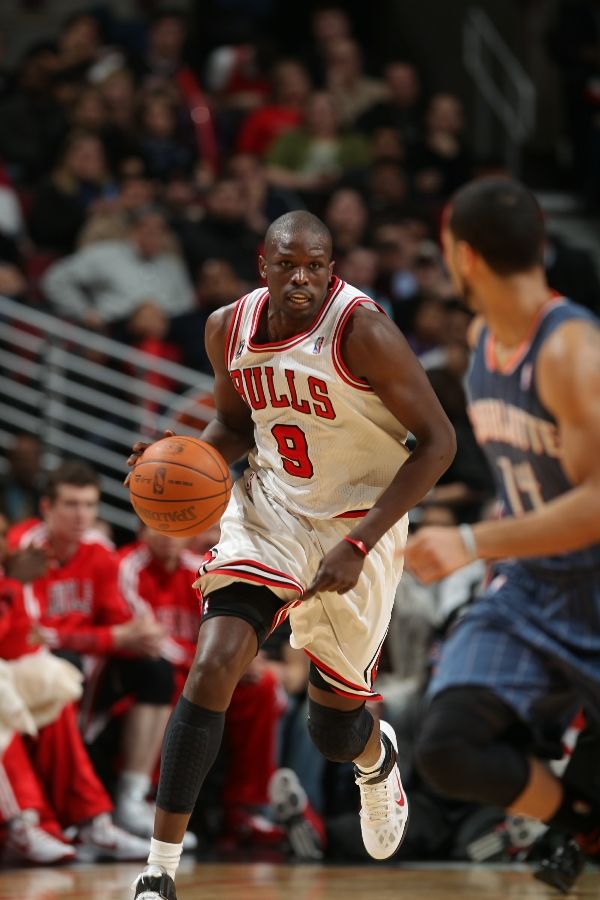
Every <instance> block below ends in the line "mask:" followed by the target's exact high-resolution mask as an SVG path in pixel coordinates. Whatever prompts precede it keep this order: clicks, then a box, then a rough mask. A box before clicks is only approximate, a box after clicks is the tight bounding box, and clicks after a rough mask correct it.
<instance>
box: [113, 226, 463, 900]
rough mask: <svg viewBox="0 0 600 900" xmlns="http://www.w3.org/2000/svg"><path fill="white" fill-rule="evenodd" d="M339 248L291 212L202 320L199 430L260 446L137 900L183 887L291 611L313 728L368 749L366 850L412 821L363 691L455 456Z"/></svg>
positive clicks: (225, 442)
mask: <svg viewBox="0 0 600 900" xmlns="http://www.w3.org/2000/svg"><path fill="white" fill-rule="evenodd" d="M331 252H332V250H331V235H330V233H329V231H328V229H327V228H326V227H325V225H324V224H323V223H322V222H321V221H320V220H319V219H317V218H316V217H315V216H314V215H312V214H310V213H308V212H305V211H297V212H293V213H288V214H286V215H284V216H282V217H280V218H279V219H277V220H276V221H275V222H273V223H272V225H271V226H270V227H269V229H268V231H267V234H266V236H265V251H264V253H265V255H264V257H262V256H261V257H260V259H259V269H260V274H261V276H262V277H263V278H264V279H265V280H266V282H267V289H264V290H263V289H260V290H255V291H252V292H251V293H250V294H248V295H247V296H245V297H242V298H241V299H240V300H239V301H238V302H237V303H235V304H234V305H232V306H228V307H225V308H223V309H220V310H217V311H216V312H214V313H213V314H212V315H211V316H210V318H209V320H208V323H207V329H206V345H207V350H208V354H209V356H210V359H211V362H212V365H213V367H214V370H215V400H216V408H217V415H216V418H215V419H214V420H213V421H212V422H211V423H210V424H209V425H208V427H207V428H206V430H205V431H204V432H203V435H202V437H203V439H204V440H206V441H208V442H209V443H210V444H212V445H213V446H214V447H216V448H217V449H218V450H219V451H220V452H221V453H222V455H223V456H224V457H225V459H226V460H227V461H228V462H229V463H233V462H234V461H235V460H238V459H240V458H242V457H244V456H245V455H246V454H247V453H248V452H249V451H250V457H249V468H248V470H247V471H246V472H245V474H244V476H243V477H242V478H240V479H239V480H238V481H237V483H236V484H235V486H234V489H233V494H232V497H231V501H230V503H229V506H228V508H227V510H226V511H225V514H224V516H223V519H222V522H221V528H222V536H221V540H220V541H219V543H218V545H217V546H216V547H215V548H214V549H213V550H212V551H211V552H210V553H209V554H207V557H206V558H205V560H204V562H203V564H202V566H201V567H200V570H199V578H198V581H197V582H196V585H197V586H198V587H199V588H200V589H201V591H202V595H203V596H204V598H205V601H204V610H203V613H204V615H203V621H202V626H201V628H200V636H199V641H198V648H197V652H196V658H195V661H194V664H193V666H192V669H191V671H190V675H189V677H188V679H187V682H186V686H185V688H184V691H183V694H182V696H181V698H180V699H179V701H178V704H177V706H176V707H175V710H174V712H173V715H172V717H171V720H170V723H169V726H168V728H167V732H166V734H165V740H164V744H163V754H162V765H161V776H160V785H159V791H158V799H157V814H156V821H155V828H154V838H153V839H152V843H151V850H150V856H149V859H148V862H149V867H148V869H147V870H146V871H145V872H144V873H142V875H140V876H139V878H138V879H137V884H136V896H137V897H138V898H143V900H157V898H168V900H173V898H174V897H175V888H174V884H173V877H174V875H175V871H176V868H177V865H178V861H179V857H180V854H181V840H182V837H183V834H184V832H185V828H186V824H187V822H188V819H189V816H190V813H191V812H192V809H193V807H194V803H195V801H196V797H197V795H198V791H199V789H200V786H201V784H202V782H203V779H204V778H205V776H206V773H207V772H208V770H209V768H210V766H211V765H212V763H213V760H214V758H215V754H216V752H217V749H218V747H219V744H220V741H221V735H222V731H223V722H224V716H225V710H226V709H227V707H228V705H229V701H230V698H231V695H232V692H233V690H234V688H235V686H236V683H237V681H238V680H239V678H240V676H241V674H242V672H244V670H245V669H246V667H247V666H248V663H249V662H250V660H251V659H252V658H253V657H254V656H255V654H256V652H257V649H258V647H259V646H260V645H261V643H262V641H263V640H264V639H265V637H266V636H267V634H268V633H269V632H270V630H271V629H272V628H273V627H275V626H276V625H277V624H279V623H280V622H281V621H283V620H284V619H285V617H286V616H288V615H289V617H290V622H291V626H292V632H293V636H292V643H293V646H294V647H296V648H304V649H305V650H306V652H307V654H308V655H309V657H310V659H311V662H312V665H311V675H310V682H311V683H310V688H309V698H310V699H309V703H310V711H309V723H308V727H309V731H310V734H311V737H312V739H313V741H314V742H315V744H316V746H317V747H318V748H319V750H320V751H321V752H322V753H323V754H324V755H325V756H326V757H327V758H328V759H331V760H338V761H346V762H348V761H354V763H355V764H356V767H357V770H356V780H357V783H358V786H359V788H360V793H361V805H362V811H361V824H362V833H363V839H364V842H365V846H366V847H367V850H368V851H369V853H370V854H371V855H372V856H373V857H375V858H378V859H385V858H387V857H389V856H391V855H392V854H393V853H394V852H395V851H396V849H397V848H398V846H399V845H400V842H401V840H402V837H403V835H404V830H405V828H406V822H407V813H408V806H407V801H406V798H405V796H404V792H403V790H402V786H401V782H400V776H399V772H398V768H397V765H396V746H395V743H396V738H395V734H394V732H393V730H392V728H391V727H390V726H389V725H388V724H387V723H382V726H381V732H380V728H379V726H378V724H377V723H376V722H375V721H374V719H373V717H372V716H371V714H370V713H369V712H368V711H367V709H366V708H365V701H366V700H367V699H370V698H374V697H377V696H378V695H377V693H376V691H375V690H374V688H373V682H374V679H375V675H376V671H377V663H378V659H379V654H380V651H381V646H382V644H383V641H384V638H385V634H386V631H387V628H388V623H389V619H390V613H391V603H392V597H393V596H394V591H395V588H396V585H397V582H398V580H399V578H400V574H401V571H402V565H403V551H404V543H405V539H406V530H407V518H406V513H407V510H408V509H410V507H411V506H413V505H414V504H415V503H417V502H418V500H419V498H421V497H423V496H424V495H425V494H426V493H427V491H428V490H429V489H430V488H431V487H432V486H433V485H434V484H435V482H436V481H437V479H438V478H439V476H440V475H441V474H442V472H444V471H445V469H446V468H447V467H448V465H449V463H450V461H451V460H452V457H453V455H454V451H455V440H454V433H453V430H452V427H451V425H450V423H449V422H448V420H447V418H446V416H445V414H444V412H443V411H442V408H441V406H440V404H439V403H438V401H437V398H436V397H435V395H434V393H433V391H432V389H431V388H430V386H429V383H428V380H427V378H426V376H425V374H424V372H423V370H422V369H421V367H420V365H419V364H418V362H417V361H416V359H415V357H414V356H413V354H412V352H411V351H410V349H409V348H408V346H407V344H406V342H405V340H404V338H403V337H402V335H401V334H400V333H399V331H398V330H397V328H396V327H395V326H394V325H393V323H392V322H390V320H389V319H388V318H387V317H386V316H385V314H382V312H381V311H380V310H379V309H378V307H377V305H376V304H375V303H374V302H373V301H372V300H370V299H369V298H368V297H365V296H364V295H363V294H362V293H361V292H360V291H359V290H357V289H356V288H353V287H352V286H351V285H349V284H346V283H345V282H343V281H341V280H340V279H339V278H337V277H336V276H335V275H334V274H333V268H334V263H333V261H332V259H331ZM409 431H410V432H411V433H412V434H413V435H414V436H415V438H416V442H417V446H416V449H414V450H413V452H412V453H409V452H408V450H407V449H406V446H405V441H406V437H407V433H408V432H409ZM144 446H145V445H143V444H135V445H134V447H133V454H132V456H131V457H130V459H129V464H130V465H132V464H134V463H135V461H136V459H137V458H138V457H139V454H140V452H142V451H143V449H144Z"/></svg>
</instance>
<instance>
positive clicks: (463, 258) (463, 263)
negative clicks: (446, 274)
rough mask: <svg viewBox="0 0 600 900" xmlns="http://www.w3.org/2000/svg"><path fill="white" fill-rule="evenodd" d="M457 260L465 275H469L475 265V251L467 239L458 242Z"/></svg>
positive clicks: (460, 269)
mask: <svg viewBox="0 0 600 900" xmlns="http://www.w3.org/2000/svg"><path fill="white" fill-rule="evenodd" d="M456 262H457V265H458V269H459V271H460V272H461V274H463V275H469V274H470V273H471V271H472V270H473V266H474V265H475V251H474V250H473V248H472V247H471V245H470V244H467V242H466V241H457V242H456Z"/></svg>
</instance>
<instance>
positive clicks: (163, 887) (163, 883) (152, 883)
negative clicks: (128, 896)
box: [134, 866, 177, 900]
mask: <svg viewBox="0 0 600 900" xmlns="http://www.w3.org/2000/svg"><path fill="white" fill-rule="evenodd" d="M134 887H135V898H136V900H177V894H176V892H175V882H174V881H173V879H172V878H171V876H170V875H167V873H166V871H165V870H164V869H163V868H162V866H148V868H147V869H144V871H143V872H142V874H141V875H138V877H137V878H136V880H135V882H134Z"/></svg>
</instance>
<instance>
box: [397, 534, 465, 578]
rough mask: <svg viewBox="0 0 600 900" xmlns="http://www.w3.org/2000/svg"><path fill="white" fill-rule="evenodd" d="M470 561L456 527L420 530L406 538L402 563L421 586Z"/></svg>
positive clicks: (448, 573)
mask: <svg viewBox="0 0 600 900" xmlns="http://www.w3.org/2000/svg"><path fill="white" fill-rule="evenodd" d="M471 562H473V557H472V555H471V554H470V553H469V551H468V549H467V547H466V546H465V543H464V541H463V539H462V537H461V534H460V531H459V530H458V528H447V527H440V526H431V527H426V528H421V529H420V530H419V531H418V532H417V534H415V535H414V536H413V537H410V538H409V539H408V543H407V544H406V548H405V551H404V563H405V565H406V568H407V569H408V571H409V572H412V574H413V575H415V576H416V577H417V578H418V579H419V581H422V582H423V584H431V583H432V582H433V581H439V579H440V578H444V577H445V576H446V575H450V573H451V572H455V571H456V569H462V567H463V566H467V565H469V563H471Z"/></svg>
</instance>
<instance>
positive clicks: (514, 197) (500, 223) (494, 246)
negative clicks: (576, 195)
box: [442, 177, 544, 312]
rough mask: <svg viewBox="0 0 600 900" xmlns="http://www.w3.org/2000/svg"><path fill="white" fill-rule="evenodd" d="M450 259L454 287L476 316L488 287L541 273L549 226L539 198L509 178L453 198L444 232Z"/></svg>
mask: <svg viewBox="0 0 600 900" xmlns="http://www.w3.org/2000/svg"><path fill="white" fill-rule="evenodd" d="M442 241H443V244H444V255H445V258H446V264H447V266H448V269H449V272H450V276H451V278H452V281H453V283H454V287H455V289H456V291H457V292H458V294H459V295H460V296H461V297H462V299H463V300H464V301H465V302H466V303H467V304H468V306H469V307H470V308H471V309H472V310H474V311H475V312H478V311H481V310H482V309H483V308H484V305H482V296H485V291H486V287H489V286H490V285H491V284H492V283H493V282H496V283H497V282H498V280H502V279H511V278H513V277H514V276H520V275H523V274H526V273H530V272H533V271H535V270H539V269H541V267H542V264H543V252H544V222H543V216H542V212H541V210H540V207H539V206H538V203H537V201H536V199H535V197H534V196H533V194H532V193H531V192H530V191H528V190H527V188H525V187H524V186H523V185H522V184H520V183H519V182H518V181H513V180H512V179H510V178H505V177H490V178H481V179H478V180H476V181H472V182H470V183H469V184H467V185H466V186H465V187H463V188H461V189H460V190H459V191H458V192H457V193H456V194H455V195H454V197H453V198H452V200H451V202H450V204H449V206H448V208H447V210H446V214H445V218H444V225H443V229H442Z"/></svg>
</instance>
